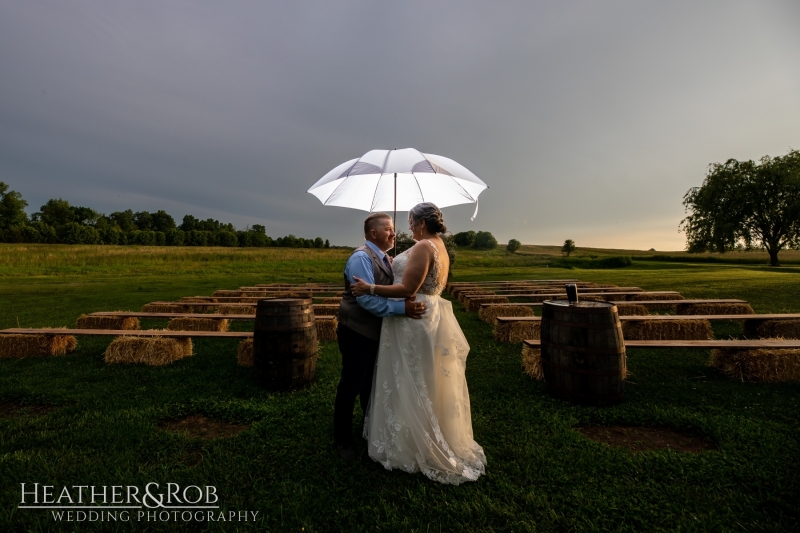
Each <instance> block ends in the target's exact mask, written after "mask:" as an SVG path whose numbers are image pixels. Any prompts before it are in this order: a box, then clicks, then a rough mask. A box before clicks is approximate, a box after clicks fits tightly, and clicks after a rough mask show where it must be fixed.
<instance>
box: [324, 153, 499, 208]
mask: <svg viewBox="0 0 800 533" xmlns="http://www.w3.org/2000/svg"><path fill="white" fill-rule="evenodd" d="M486 188H488V186H487V185H486V184H485V183H484V182H483V181H481V180H480V178H478V176H476V175H475V174H473V173H472V172H470V171H469V170H467V169H466V168H464V167H463V166H462V165H460V164H458V163H456V162H455V161H453V160H452V159H448V158H446V157H442V156H440V155H434V154H423V153H422V152H420V151H419V150H415V149H414V148H403V149H402V150H370V151H369V152H367V153H366V154H364V155H363V156H361V157H359V158H357V159H351V160H350V161H347V162H346V163H342V164H341V165H339V166H338V167H336V168H334V169H333V170H331V171H330V172H328V173H327V174H325V176H323V177H322V179H320V180H319V181H317V182H316V183H315V184H314V185H313V186H312V187H311V188H310V189H308V192H309V193H311V194H313V195H314V196H316V197H317V198H319V199H320V201H321V202H322V203H323V204H324V205H335V206H339V207H349V208H351V209H360V210H362V211H370V212H371V211H389V210H390V209H391V210H394V212H395V218H397V211H398V210H400V211H408V210H410V209H411V208H412V207H414V206H415V205H417V204H418V203H420V202H433V203H434V204H436V205H437V206H438V207H447V206H450V205H459V204H469V203H472V202H475V213H474V214H473V215H472V220H475V216H476V215H477V214H478V195H479V194H480V193H481V192H483V190H484V189H486Z"/></svg>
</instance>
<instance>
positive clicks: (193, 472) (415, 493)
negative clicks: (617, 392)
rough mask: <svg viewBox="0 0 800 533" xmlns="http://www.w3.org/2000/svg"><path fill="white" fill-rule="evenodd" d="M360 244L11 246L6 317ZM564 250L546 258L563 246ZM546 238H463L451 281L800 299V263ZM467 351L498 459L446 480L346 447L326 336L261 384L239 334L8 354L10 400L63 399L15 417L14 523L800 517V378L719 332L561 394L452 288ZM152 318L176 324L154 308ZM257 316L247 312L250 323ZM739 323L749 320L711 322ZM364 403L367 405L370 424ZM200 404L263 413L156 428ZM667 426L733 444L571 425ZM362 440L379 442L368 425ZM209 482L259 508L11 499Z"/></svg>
mask: <svg viewBox="0 0 800 533" xmlns="http://www.w3.org/2000/svg"><path fill="white" fill-rule="evenodd" d="M347 256H348V252H347V251H344V250H285V249H266V250H239V249H234V250H231V249H223V248H211V249H191V248H179V249H169V248H135V247H124V248H123V247H119V248H117V247H89V246H76V247H68V246H39V247H36V246H29V245H26V246H21V245H0V299H1V301H2V302H3V305H0V327H3V328H5V327H16V326H17V322H18V321H19V323H20V325H22V326H23V327H34V326H73V325H74V322H75V319H76V318H77V317H78V315H80V314H81V313H87V312H91V311H99V310H115V309H139V308H140V307H141V305H143V304H144V303H147V302H149V301H153V300H161V299H175V298H178V297H180V296H187V295H195V294H209V293H210V292H211V291H213V290H214V289H219V288H236V287H238V286H240V285H244V284H248V285H249V284H255V283H262V282H271V281H293V282H304V281H308V279H309V278H311V279H312V280H313V281H337V282H338V281H339V280H340V279H341V270H342V267H343V264H344V261H345V260H346V258H347ZM551 259H552V256H551ZM548 262H549V259H548V256H546V255H543V256H541V257H537V256H510V255H507V254H505V253H504V252H503V251H502V250H496V251H493V252H473V251H469V252H462V253H460V254H459V257H458V260H457V262H456V264H455V266H454V276H455V280H456V281H461V280H463V281H465V280H477V279H525V278H568V277H569V278H573V277H574V278H579V279H582V280H592V281H598V282H609V283H615V284H617V285H626V286H628V285H635V286H641V287H643V288H645V289H647V290H659V289H674V290H678V291H680V292H681V293H683V294H684V295H685V296H687V297H732V298H744V299H747V300H748V301H750V302H751V304H752V305H753V307H754V308H755V309H756V311H758V312H800V276H798V273H800V272H798V269H797V268H794V267H786V268H780V269H770V268H768V267H761V266H750V265H729V264H725V265H716V264H684V263H658V262H652V261H647V262H634V265H633V266H631V267H627V268H624V269H618V270H594V271H590V270H578V269H575V270H566V269H560V268H550V267H547V266H545V265H547V264H548ZM454 307H455V308H456V310H457V315H458V319H459V322H460V323H461V325H462V328H463V329H464V332H465V333H466V335H467V338H468V339H469V342H470V345H471V351H470V355H469V358H468V364H467V379H468V383H469V387H470V397H471V401H472V415H473V427H474V431H475V438H476V440H477V441H478V442H479V443H480V444H481V445H482V446H483V447H484V449H485V451H486V454H487V458H488V461H489V465H488V468H487V474H486V476H485V477H482V478H481V479H480V480H479V481H478V482H477V483H468V484H464V485H461V486H458V487H450V486H443V485H439V484H436V483H433V482H431V481H429V480H428V479H427V478H425V477H424V476H422V475H420V474H417V475H409V474H406V473H403V472H386V471H385V470H384V469H383V468H382V467H381V466H380V465H378V464H375V463H372V462H371V461H369V460H367V461H364V462H362V463H359V464H354V465H350V464H345V463H342V462H341V461H339V460H338V458H337V457H336V455H335V453H334V452H333V450H332V449H331V434H332V412H333V400H334V396H335V390H336V384H337V382H338V375H339V369H340V364H341V359H340V356H339V352H338V349H337V347H336V344H335V343H333V342H325V343H322V344H321V352H320V357H319V361H318V366H317V377H316V380H315V382H314V384H313V385H312V386H311V387H310V388H308V389H305V390H302V391H297V392H293V393H269V392H267V391H265V390H263V389H261V388H259V387H258V386H257V385H256V384H255V383H254V380H253V376H252V372H251V371H249V370H248V369H243V368H239V367H238V366H237V365H236V347H237V342H236V341H228V340H213V339H201V340H196V341H195V355H194V356H193V357H190V358H188V359H185V360H182V361H179V362H177V363H174V364H172V365H169V366H167V367H162V368H152V367H146V366H137V365H134V366H116V365H114V366H112V365H106V364H104V363H103V361H102V353H103V351H104V349H105V347H106V346H107V345H108V343H109V342H110V339H102V338H81V339H80V340H79V349H78V351H77V352H76V353H74V354H72V355H69V356H65V357H57V358H52V359H22V360H0V402H8V401H16V402H21V403H25V404H46V405H53V406H57V408H56V409H55V410H53V411H50V412H49V413H47V414H42V415H40V416H24V417H12V418H4V419H0V479H2V480H3V484H2V488H0V530H2V531H14V530H16V531H51V530H60V529H63V530H80V531H84V530H89V531H92V530H102V531H105V530H117V529H119V530H124V531H131V530H132V531H141V530H154V531H159V530H195V529H197V528H198V527H202V528H207V529H209V530H213V531H231V530H245V529H259V530H266V531H360V530H365V531H366V530H371V531H375V530H377V531H456V530H458V531H609V530H611V531H794V530H797V529H798V528H799V527H800V510H799V509H798V501H800V467H799V466H798V461H797V457H798V456H800V385H798V384H782V385H774V384H773V385H766V384H751V383H740V382H735V381H731V380H728V379H726V378H724V377H722V376H720V375H719V374H717V373H716V372H714V371H713V370H711V369H709V368H708V366H707V362H708V357H709V354H708V352H707V351H704V350H666V351H665V350H629V352H628V364H629V368H630V370H631V371H632V373H633V376H632V377H631V378H630V380H629V384H628V386H627V390H626V399H625V401H624V402H623V403H622V404H621V405H619V406H617V407H613V408H605V409H599V408H589V407H577V406H572V405H570V404H567V403H565V402H561V401H558V400H554V399H551V398H550V397H549V396H548V395H547V394H546V392H545V390H544V386H543V384H541V383H540V382H536V381H533V380H531V379H530V378H528V377H527V376H525V375H524V374H523V373H522V372H521V365H520V346H519V345H502V344H498V343H496V342H494V340H493V339H492V331H491V329H492V328H491V326H489V325H488V324H484V323H483V322H480V321H479V320H478V319H477V316H476V314H474V313H471V314H468V313H464V312H463V309H462V308H461V306H460V305H458V304H455V305H454ZM146 326H148V327H162V326H163V322H157V321H150V322H148V323H146ZM247 327H249V325H248V324H247V323H242V324H238V325H237V329H239V328H247ZM715 331H717V333H718V335H738V334H739V332H740V330H739V329H738V326H737V325H735V324H722V325H719V326H715ZM359 411H360V410H359V409H358V408H356V415H355V418H356V421H360V412H359ZM193 413H202V414H205V415H206V416H209V417H212V418H215V419H218V420H222V421H226V422H234V423H240V424H247V425H249V428H248V429H247V430H246V431H245V432H243V433H241V434H240V435H238V436H236V437H233V438H227V439H215V440H204V439H199V438H190V437H187V436H183V435H177V434H172V433H168V432H166V431H163V430H161V429H159V427H158V426H159V423H160V422H161V421H163V420H165V419H174V418H179V417H181V416H183V415H187V414H193ZM597 424H608V425H612V424H613V425H645V426H656V427H661V426H665V427H669V428H674V429H678V430H682V431H685V432H688V433H690V434H694V435H698V436H703V437H706V438H708V439H710V440H711V441H712V442H714V443H715V444H716V446H717V447H718V450H716V451H708V452H702V453H699V454H688V453H678V452H672V451H669V450H661V451H651V452H641V453H632V452H629V451H626V450H623V449H617V448H610V447H608V446H606V445H603V444H598V443H595V442H593V441H590V440H588V439H587V438H585V437H583V436H582V435H581V434H580V433H578V432H577V431H576V430H575V429H574V428H576V427H581V426H587V425H597ZM359 444H360V445H361V449H362V450H363V449H364V446H363V444H361V443H359ZM150 482H157V483H159V484H160V485H161V487H162V489H163V487H164V484H165V483H167V482H173V483H179V484H181V485H182V486H185V485H214V486H216V488H217V493H218V494H219V496H220V503H221V505H222V508H223V509H224V510H225V511H240V510H248V511H258V512H259V515H258V520H257V522H255V523H253V522H247V523H244V522H242V523H238V522H236V523H233V524H230V523H227V524H226V523H223V524H213V523H212V524H210V525H209V524H205V523H203V524H197V523H184V522H181V521H180V520H178V521H177V522H176V521H170V522H149V523H148V522H135V521H134V522H131V523H123V524H114V523H87V522H84V523H80V524H78V523H72V524H65V523H55V522H53V520H52V518H51V517H50V515H48V514H46V513H45V512H44V511H39V510H21V509H17V505H18V504H19V498H20V494H19V488H20V483H40V484H52V485H57V486H61V485H68V486H71V485H138V486H140V487H143V486H144V485H146V484H147V483H150Z"/></svg>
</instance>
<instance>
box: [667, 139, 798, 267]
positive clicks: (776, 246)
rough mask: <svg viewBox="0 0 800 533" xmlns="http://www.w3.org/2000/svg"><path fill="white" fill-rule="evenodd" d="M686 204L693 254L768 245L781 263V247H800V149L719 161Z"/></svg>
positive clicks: (684, 227) (684, 225)
mask: <svg viewBox="0 0 800 533" xmlns="http://www.w3.org/2000/svg"><path fill="white" fill-rule="evenodd" d="M683 205H684V206H685V207H686V212H687V213H688V216H687V217H686V218H684V219H683V220H682V221H681V229H682V230H683V231H684V232H685V233H686V249H687V251H688V252H689V253H694V252H706V251H709V252H719V253H724V252H726V251H731V250H751V249H756V248H762V249H765V250H766V251H767V253H768V254H769V262H770V265H772V266H778V264H779V263H778V253H779V252H780V251H781V250H783V249H786V248H794V249H800V152H798V151H797V150H790V151H789V153H788V154H786V155H785V156H778V157H769V156H764V157H762V158H761V160H760V161H759V162H758V163H756V162H754V161H737V160H736V159H729V160H728V161H726V162H725V163H715V164H713V165H711V166H710V167H709V169H708V173H707V174H706V178H705V180H704V181H703V184H702V186H700V187H693V188H691V189H689V191H688V192H687V193H686V195H685V196H684V197H683Z"/></svg>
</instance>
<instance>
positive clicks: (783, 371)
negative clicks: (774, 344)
mask: <svg viewBox="0 0 800 533" xmlns="http://www.w3.org/2000/svg"><path fill="white" fill-rule="evenodd" d="M709 366H711V367H712V368H716V369H717V370H719V371H720V372H722V374H724V375H726V376H728V377H730V378H733V379H738V380H740V381H752V382H761V383H782V382H785V381H800V350H799V349H796V348H762V349H759V350H735V349H716V350H711V360H710V361H709Z"/></svg>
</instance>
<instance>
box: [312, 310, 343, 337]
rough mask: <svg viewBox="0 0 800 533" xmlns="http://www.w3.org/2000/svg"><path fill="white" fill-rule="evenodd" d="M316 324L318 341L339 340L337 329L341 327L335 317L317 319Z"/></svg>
mask: <svg viewBox="0 0 800 533" xmlns="http://www.w3.org/2000/svg"><path fill="white" fill-rule="evenodd" d="M314 323H315V324H316V326H317V340H321V341H335V340H336V339H337V336H336V328H338V327H339V320H338V319H337V318H336V317H335V316H332V317H330V318H328V317H324V318H323V317H320V318H317V319H315V320H314Z"/></svg>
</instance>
